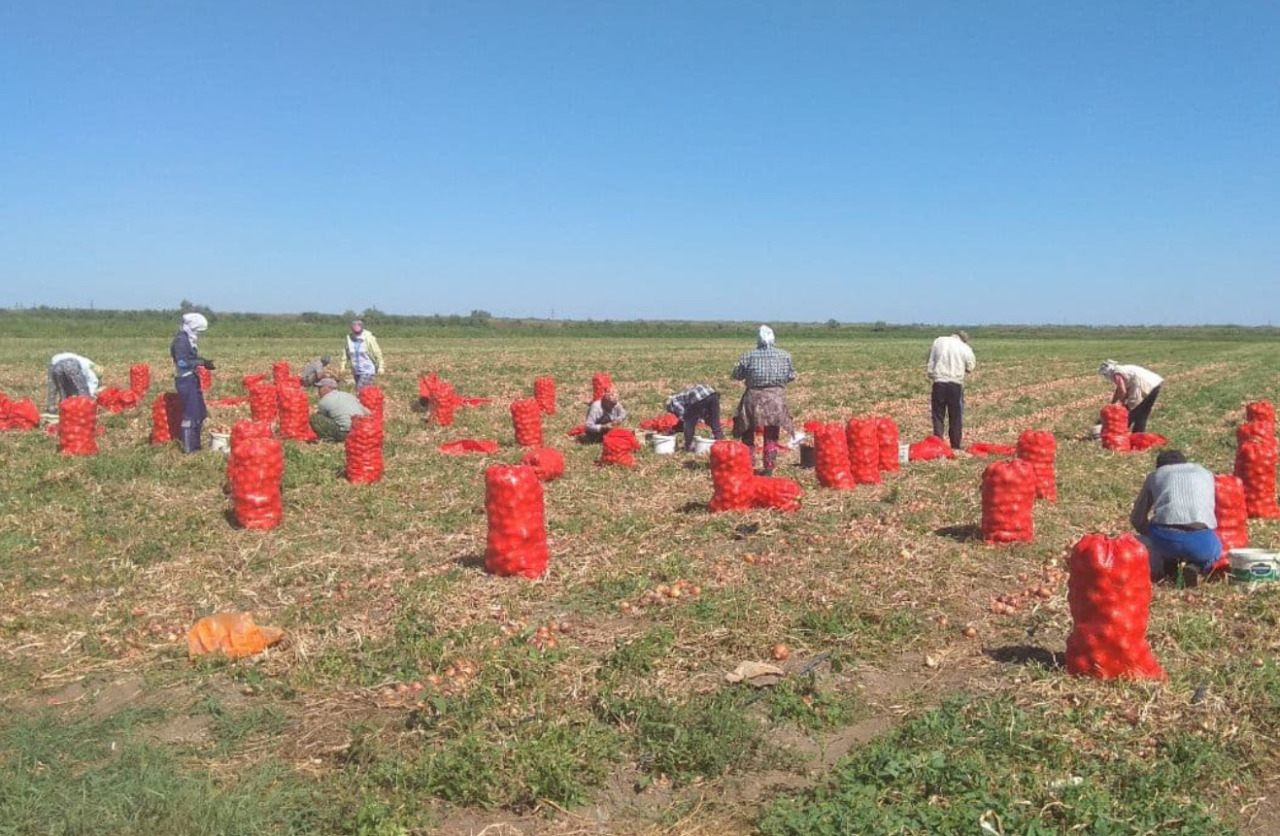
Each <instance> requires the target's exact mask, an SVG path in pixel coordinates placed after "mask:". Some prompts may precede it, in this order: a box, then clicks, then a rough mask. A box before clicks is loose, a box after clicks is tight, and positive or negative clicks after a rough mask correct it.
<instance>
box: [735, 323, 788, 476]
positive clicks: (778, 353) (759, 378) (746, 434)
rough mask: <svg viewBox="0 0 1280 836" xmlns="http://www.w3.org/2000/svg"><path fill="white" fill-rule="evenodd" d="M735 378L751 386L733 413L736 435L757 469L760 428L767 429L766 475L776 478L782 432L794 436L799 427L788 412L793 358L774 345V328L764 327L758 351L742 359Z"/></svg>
mask: <svg viewBox="0 0 1280 836" xmlns="http://www.w3.org/2000/svg"><path fill="white" fill-rule="evenodd" d="M733 379H734V380H741V381H743V382H744V383H745V384H746V385H747V391H745V392H743V393H742V400H740V401H739V402H738V408H737V410H736V411H735V412H734V414H733V434H734V436H736V437H737V438H739V439H741V440H742V441H743V443H745V444H746V445H747V446H748V447H750V448H751V462H752V466H753V467H754V466H755V457H756V448H755V438H756V429H757V428H761V429H763V430H764V471H763V473H764V475H766V476H772V475H773V468H774V464H775V463H776V462H777V459H778V438H779V435H780V433H781V431H782V430H786V432H787V434H788V436H790V435H792V434H794V432H795V425H794V423H793V422H792V420H791V413H790V412H789V411H788V410H787V395H786V385H787V384H788V383H790V382H791V381H793V380H795V379H796V369H795V366H793V365H792V364H791V355H790V354H789V353H787V352H785V351H783V350H782V349H780V348H778V347H777V346H775V345H774V335H773V329H772V328H770V327H769V326H768V325H761V326H760V331H759V333H758V335H757V337H756V349H755V351H748V352H747V353H746V354H744V355H742V357H741V359H739V360H738V365H737V367H736V368H734V370H733Z"/></svg>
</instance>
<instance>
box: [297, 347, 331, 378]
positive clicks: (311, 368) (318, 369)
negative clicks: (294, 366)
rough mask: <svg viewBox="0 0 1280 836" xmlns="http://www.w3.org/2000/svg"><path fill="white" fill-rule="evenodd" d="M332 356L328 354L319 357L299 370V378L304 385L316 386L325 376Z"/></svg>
mask: <svg viewBox="0 0 1280 836" xmlns="http://www.w3.org/2000/svg"><path fill="white" fill-rule="evenodd" d="M330 361H331V358H330V357H329V355H328V354H326V355H324V356H323V357H317V358H316V359H314V360H312V361H311V362H309V363H307V364H306V365H305V366H303V367H302V371H300V372H298V379H299V380H301V381H302V385H303V386H315V385H316V384H317V383H319V382H320V380H321V379H322V378H324V377H325V367H326V366H328V365H329V363H330Z"/></svg>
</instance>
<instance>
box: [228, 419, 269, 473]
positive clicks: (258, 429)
mask: <svg viewBox="0 0 1280 836" xmlns="http://www.w3.org/2000/svg"><path fill="white" fill-rule="evenodd" d="M274 437H275V433H274V432H273V431H272V428H271V422H270V421H236V422H235V423H234V424H232V425H231V440H230V445H231V449H232V450H233V451H234V450H235V449H236V445H237V444H243V443H244V442H245V441H248V440H249V439H251V438H274ZM235 461H236V460H235V459H234V458H232V457H230V456H228V457H227V481H228V482H230V481H231V470H232V467H233V466H234V464H235Z"/></svg>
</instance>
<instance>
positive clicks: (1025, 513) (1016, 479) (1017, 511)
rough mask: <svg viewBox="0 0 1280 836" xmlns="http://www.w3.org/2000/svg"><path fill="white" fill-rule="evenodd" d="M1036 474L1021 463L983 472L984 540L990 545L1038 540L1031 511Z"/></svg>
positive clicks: (1010, 462)
mask: <svg viewBox="0 0 1280 836" xmlns="http://www.w3.org/2000/svg"><path fill="white" fill-rule="evenodd" d="M1035 502H1036V471H1035V468H1033V467H1032V466H1031V465H1030V464H1029V463H1028V462H1025V461H1022V460H1021V459H1011V460H1008V461H998V462H992V463H991V464H989V465H987V469H986V470H984V471H982V539H983V540H985V541H986V542H988V543H1014V542H1019V541H1024V542H1030V541H1032V540H1034V539H1035V531H1034V528H1033V526H1032V519H1031V509H1032V507H1033V506H1034V505H1035Z"/></svg>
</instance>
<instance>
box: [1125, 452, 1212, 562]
mask: <svg viewBox="0 0 1280 836" xmlns="http://www.w3.org/2000/svg"><path fill="white" fill-rule="evenodd" d="M1215 507H1216V499H1215V496H1214V485H1213V474H1212V473H1210V472H1209V471H1208V470H1206V469H1205V468H1203V467H1201V466H1200V465H1198V464H1194V463H1192V462H1189V461H1187V457H1186V456H1184V455H1183V454H1182V452H1181V451H1179V450H1165V451H1163V452H1161V453H1160V455H1158V456H1156V469H1155V470H1153V471H1152V472H1151V473H1149V474H1147V478H1146V479H1145V480H1144V481H1143V483H1142V490H1140V491H1139V492H1138V497H1137V499H1135V500H1134V502H1133V510H1132V511H1131V512H1130V514H1129V522H1130V523H1132V524H1133V527H1134V529H1136V530H1137V532H1138V539H1139V540H1141V541H1142V544H1143V545H1144V546H1146V547H1147V553H1148V555H1149V556H1150V560H1151V580H1153V581H1158V580H1160V579H1161V578H1163V577H1165V575H1166V574H1168V573H1169V571H1170V570H1171V569H1175V570H1176V568H1177V564H1179V563H1189V564H1190V565H1192V566H1194V567H1195V568H1196V569H1197V570H1198V571H1199V572H1200V574H1202V575H1204V574H1208V573H1209V572H1210V571H1211V570H1212V569H1213V565H1214V564H1215V563H1217V562H1218V558H1220V557H1221V556H1222V541H1220V540H1219V539H1218V532H1217V528H1218V518H1217V516H1215V513H1214V509H1215Z"/></svg>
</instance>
